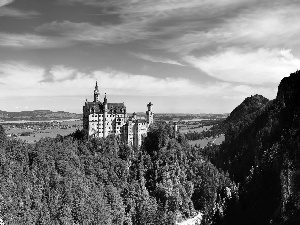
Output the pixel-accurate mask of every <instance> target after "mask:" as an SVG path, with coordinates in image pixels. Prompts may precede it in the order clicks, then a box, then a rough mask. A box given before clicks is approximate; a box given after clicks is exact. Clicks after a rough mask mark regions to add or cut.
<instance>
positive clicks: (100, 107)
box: [86, 102, 126, 113]
mask: <svg viewBox="0 0 300 225" xmlns="http://www.w3.org/2000/svg"><path fill="white" fill-rule="evenodd" d="M86 106H87V107H88V109H89V110H93V111H94V112H95V113H104V104H103V103H102V102H86ZM107 112H108V113H126V106H125V105H124V103H107Z"/></svg>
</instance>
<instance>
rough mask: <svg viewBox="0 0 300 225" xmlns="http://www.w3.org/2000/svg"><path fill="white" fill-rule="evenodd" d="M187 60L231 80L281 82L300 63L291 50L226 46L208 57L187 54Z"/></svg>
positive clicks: (247, 82)
mask: <svg viewBox="0 0 300 225" xmlns="http://www.w3.org/2000/svg"><path fill="white" fill-rule="evenodd" d="M185 60H186V61H187V62H189V63H190V64H191V65H193V66H194V67H196V68H199V69H200V70H202V71H205V72H206V73H207V74H208V75H210V76H213V77H216V78H218V79H221V80H224V81H228V82H239V83H244V84H255V85H266V84H273V85H277V84H278V83H279V82H280V80H281V79H282V78H283V77H285V76H287V75H288V74H290V73H292V72H294V71H295V70H297V69H299V67H300V59H299V58H297V57H295V56H293V54H292V53H291V51H290V50H278V49H273V50H269V49H259V50H257V51H243V50H239V49H226V50H224V51H220V52H217V53H216V54H212V55H208V56H204V57H199V58H196V57H192V56H187V57H185Z"/></svg>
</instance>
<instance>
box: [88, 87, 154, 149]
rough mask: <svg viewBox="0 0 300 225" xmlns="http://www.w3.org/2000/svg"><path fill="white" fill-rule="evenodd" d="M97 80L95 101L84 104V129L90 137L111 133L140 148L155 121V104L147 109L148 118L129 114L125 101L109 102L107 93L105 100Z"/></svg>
mask: <svg viewBox="0 0 300 225" xmlns="http://www.w3.org/2000/svg"><path fill="white" fill-rule="evenodd" d="M99 96H100V93H99V89H98V85H97V82H96V86H95V90H94V101H92V102H88V101H87V100H86V102H85V104H84V106H83V129H84V130H86V131H87V132H88V134H89V136H90V137H99V138H100V137H104V138H105V137H107V136H108V135H110V134H114V135H117V136H120V138H121V140H122V141H123V142H124V143H126V144H128V145H130V146H133V147H137V148H139V147H140V146H141V144H142V140H143V138H144V137H145V136H146V135H147V131H148V128H149V125H150V124H152V123H153V116H154V113H153V112H152V106H153V104H152V103H151V102H150V103H149V104H148V105H147V107H148V110H147V111H146V120H144V119H138V118H137V116H136V114H135V113H133V115H132V116H128V115H127V112H126V106H125V105H124V103H108V102H107V98H106V94H105V97H104V100H103V102H101V101H100V99H99Z"/></svg>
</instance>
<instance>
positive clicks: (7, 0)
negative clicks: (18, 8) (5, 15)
mask: <svg viewBox="0 0 300 225" xmlns="http://www.w3.org/2000/svg"><path fill="white" fill-rule="evenodd" d="M14 1H15V0H0V7H2V6H5V5H9V4H11V3H13V2H14Z"/></svg>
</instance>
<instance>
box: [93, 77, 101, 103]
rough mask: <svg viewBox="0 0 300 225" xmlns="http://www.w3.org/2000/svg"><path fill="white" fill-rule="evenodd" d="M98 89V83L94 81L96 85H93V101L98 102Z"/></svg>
mask: <svg viewBox="0 0 300 225" xmlns="http://www.w3.org/2000/svg"><path fill="white" fill-rule="evenodd" d="M99 95H100V93H99V89H98V84H97V81H96V86H95V90H94V102H98V101H99Z"/></svg>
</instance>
